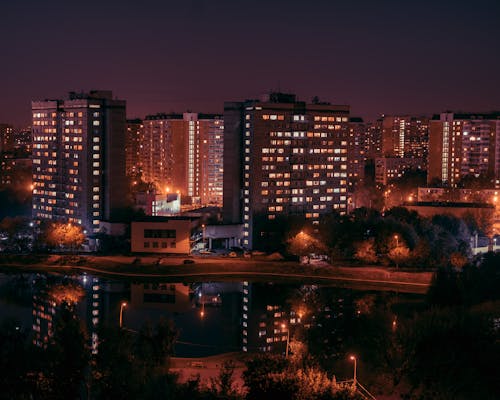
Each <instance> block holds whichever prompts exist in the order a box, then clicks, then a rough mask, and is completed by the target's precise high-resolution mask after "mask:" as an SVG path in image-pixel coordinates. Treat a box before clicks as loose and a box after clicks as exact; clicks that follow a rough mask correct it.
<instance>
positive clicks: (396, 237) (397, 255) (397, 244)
mask: <svg viewBox="0 0 500 400" xmlns="http://www.w3.org/2000/svg"><path fill="white" fill-rule="evenodd" d="M394 239H396V269H398V268H399V265H398V257H399V254H398V252H397V250H398V248H399V236H398V235H394Z"/></svg>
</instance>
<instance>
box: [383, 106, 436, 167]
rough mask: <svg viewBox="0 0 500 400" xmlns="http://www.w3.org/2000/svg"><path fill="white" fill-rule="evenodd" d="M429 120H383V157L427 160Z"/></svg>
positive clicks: (385, 118) (422, 118)
mask: <svg viewBox="0 0 500 400" xmlns="http://www.w3.org/2000/svg"><path fill="white" fill-rule="evenodd" d="M428 142H429V119H428V118H425V117H411V116H384V117H383V119H382V156H383V157H401V158H420V159H422V160H425V159H426V158H427V151H428Z"/></svg>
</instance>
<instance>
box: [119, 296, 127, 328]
mask: <svg viewBox="0 0 500 400" xmlns="http://www.w3.org/2000/svg"><path fill="white" fill-rule="evenodd" d="M125 307H127V303H126V302H125V301H124V302H123V303H122V304H120V328H121V327H122V325H123V309H124V308H125Z"/></svg>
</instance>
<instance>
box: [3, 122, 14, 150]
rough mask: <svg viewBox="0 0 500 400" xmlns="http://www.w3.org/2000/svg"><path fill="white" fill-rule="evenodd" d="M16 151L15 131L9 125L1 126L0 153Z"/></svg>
mask: <svg viewBox="0 0 500 400" xmlns="http://www.w3.org/2000/svg"><path fill="white" fill-rule="evenodd" d="M13 149H14V130H13V128H12V126H10V125H8V124H0V153H3V152H5V151H12V150H13Z"/></svg>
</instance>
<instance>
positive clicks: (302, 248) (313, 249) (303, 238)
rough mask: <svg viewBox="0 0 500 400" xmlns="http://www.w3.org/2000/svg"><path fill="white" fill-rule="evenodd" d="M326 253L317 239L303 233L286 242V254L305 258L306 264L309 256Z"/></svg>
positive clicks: (325, 249) (324, 247)
mask: <svg viewBox="0 0 500 400" xmlns="http://www.w3.org/2000/svg"><path fill="white" fill-rule="evenodd" d="M327 251H328V250H327V248H326V246H325V245H324V244H323V243H322V242H321V241H320V240H319V239H317V238H315V237H314V236H313V235H311V234H308V233H306V232H304V231H300V232H299V233H297V234H296V235H295V236H293V237H292V238H290V239H289V240H288V252H289V253H291V254H293V255H296V256H298V257H307V260H308V263H309V262H310V259H311V254H325V253H327Z"/></svg>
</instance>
